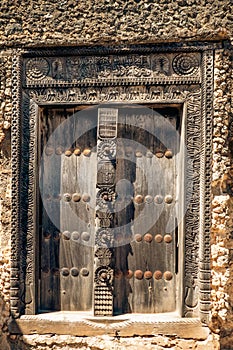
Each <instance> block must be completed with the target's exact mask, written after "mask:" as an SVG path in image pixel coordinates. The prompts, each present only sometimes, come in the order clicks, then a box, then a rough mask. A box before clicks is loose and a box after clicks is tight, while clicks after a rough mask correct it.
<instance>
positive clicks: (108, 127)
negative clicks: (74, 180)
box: [94, 108, 118, 316]
mask: <svg viewBox="0 0 233 350" xmlns="http://www.w3.org/2000/svg"><path fill="white" fill-rule="evenodd" d="M117 115H118V110H117V109H113V108H99V109H98V135H97V184H96V234H95V267H94V269H95V271H94V315H95V316H112V315H113V272H114V270H113V265H114V264H113V259H114V257H113V245H114V229H113V221H114V220H113V219H114V201H115V199H116V194H115V178H116V176H115V175H116V174H115V173H116V137H117Z"/></svg>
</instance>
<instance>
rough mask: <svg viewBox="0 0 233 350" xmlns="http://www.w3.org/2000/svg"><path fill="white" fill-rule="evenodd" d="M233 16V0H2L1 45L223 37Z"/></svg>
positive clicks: (232, 24)
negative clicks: (232, 0)
mask: <svg viewBox="0 0 233 350" xmlns="http://www.w3.org/2000/svg"><path fill="white" fill-rule="evenodd" d="M232 19H233V15H232V2H231V0H199V1H195V0H171V1H167V0H127V1H125V0H79V1H76V0H61V1H57V0H50V1H44V0H38V1H29V0H15V1H12V0H1V4H0V45H4V46H10V45H30V46H37V45H39V46H41V45H67V43H69V45H77V44H79V43H84V42H85V44H93V43H97V44H99V43H100V42H101V43H104V42H107V43H109V42H112V43H119V42H125V41H130V42H131V43H132V42H137V43H139V42H163V41H179V40H182V41H187V40H212V39H217V38H220V39H221V38H226V37H229V35H230V33H232V32H233V21H232Z"/></svg>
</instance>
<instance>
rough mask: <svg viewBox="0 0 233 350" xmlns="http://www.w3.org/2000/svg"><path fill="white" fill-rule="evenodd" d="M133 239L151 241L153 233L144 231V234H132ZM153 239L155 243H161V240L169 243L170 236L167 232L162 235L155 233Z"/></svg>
mask: <svg viewBox="0 0 233 350" xmlns="http://www.w3.org/2000/svg"><path fill="white" fill-rule="evenodd" d="M134 239H135V241H136V242H141V241H142V240H144V241H145V242H147V243H151V242H152V241H153V235H152V234H151V233H146V234H145V235H144V236H143V235H141V234H139V233H137V234H136V235H135V236H134ZM154 240H155V242H156V243H161V242H162V241H163V240H164V242H166V243H171V241H172V236H171V235H169V234H166V235H165V236H164V237H163V236H162V235H160V234H157V235H155V237H154Z"/></svg>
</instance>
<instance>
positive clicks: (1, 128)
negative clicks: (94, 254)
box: [0, 0, 233, 350]
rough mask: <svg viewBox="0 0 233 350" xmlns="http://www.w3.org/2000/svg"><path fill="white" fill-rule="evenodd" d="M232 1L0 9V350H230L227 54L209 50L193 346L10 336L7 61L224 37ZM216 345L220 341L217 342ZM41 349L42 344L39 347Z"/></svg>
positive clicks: (232, 212) (146, 0) (231, 135)
mask: <svg viewBox="0 0 233 350" xmlns="http://www.w3.org/2000/svg"><path fill="white" fill-rule="evenodd" d="M231 11H232V5H231V0H200V1H198V2H196V1H194V0H178V1H170V2H168V1H166V0H160V1H158V0H156V1H151V0H143V1H140V0H129V1H122V0H118V1H115V0H105V1H104V0H99V1H96V0H95V1H88V0H87V1H83V0H81V1H74V0H63V1H60V2H58V1H53V0H51V1H49V2H47V1H42V0H39V1H26V0H23V1H12V0H2V1H1V4H0V143H1V147H0V149H1V158H0V179H1V183H0V218H1V220H0V230H1V234H0V315H1V316H0V349H2V350H8V349H17V350H25V349H39V350H40V349H41V350H42V349H44V350H45V349H64V350H65V349H72V348H80V349H95V350H97V349H124V348H127V349H140V348H145V349H165V348H170V349H194V348H195V349H198V350H201V349H205V350H208V349H210V350H213V349H218V348H219V344H220V343H221V346H222V349H233V345H232V344H233V311H232V309H233V268H232V266H233V264H232V261H233V243H232V242H233V218H232V217H233V160H232V159H233V110H232V109H233V106H232V100H231V90H232V78H233V77H232V66H231V65H232V50H231V46H230V45H229V42H230V41H228V46H227V47H228V48H227V49H222V50H218V51H216V55H215V71H214V74H215V87H214V89H215V92H214V118H213V123H214V137H213V178H212V194H213V198H212V208H213V210H212V230H211V259H212V260H211V261H212V262H211V264H212V265H211V268H212V292H211V297H212V311H211V312H212V318H211V322H210V325H209V326H210V330H211V333H210V336H209V338H208V339H207V340H203V341H200V340H199V341H196V340H195V339H193V340H184V339H183V340H182V339H176V338H174V339H172V338H169V337H162V336H155V337H153V338H129V339H123V338H121V339H117V338H113V339H112V338H109V337H107V336H106V337H98V338H95V337H94V338H79V337H71V336H69V337H66V338H64V337H63V336H51V335H47V336H43V337H38V336H36V335H35V336H34V335H33V336H23V337H16V336H14V335H10V334H9V332H8V329H7V320H8V318H9V311H8V307H9V287H10V285H9V272H10V263H9V255H10V213H11V211H10V208H11V193H10V190H11V160H10V124H11V88H12V87H11V56H12V49H17V47H19V46H20V47H22V46H26V47H39V46H40V47H41V46H43V47H47V46H57V45H83V44H85V45H100V44H101V45H105V44H122V43H125V44H133V43H137V44H138V43H149V42H151V43H158V42H164V43H167V42H173V41H176V42H181V41H186V42H187V41H190V42H191V41H194V40H223V39H231V37H232V33H233V21H232V20H233V14H232V13H231ZM219 339H220V340H219ZM46 344H47V345H46Z"/></svg>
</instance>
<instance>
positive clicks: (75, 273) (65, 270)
mask: <svg viewBox="0 0 233 350" xmlns="http://www.w3.org/2000/svg"><path fill="white" fill-rule="evenodd" d="M41 271H42V272H43V273H45V274H49V273H51V274H52V275H55V276H59V275H60V274H61V275H62V276H65V277H66V276H69V274H71V276H73V277H76V276H78V275H79V274H80V275H82V276H84V277H86V276H88V275H89V271H88V269H87V268H85V267H83V268H82V269H81V270H80V271H79V269H78V268H77V267H72V268H71V269H69V268H68V267H63V268H62V269H59V268H56V267H55V268H52V269H51V270H50V269H49V267H48V266H44V267H43V268H42V269H41Z"/></svg>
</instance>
